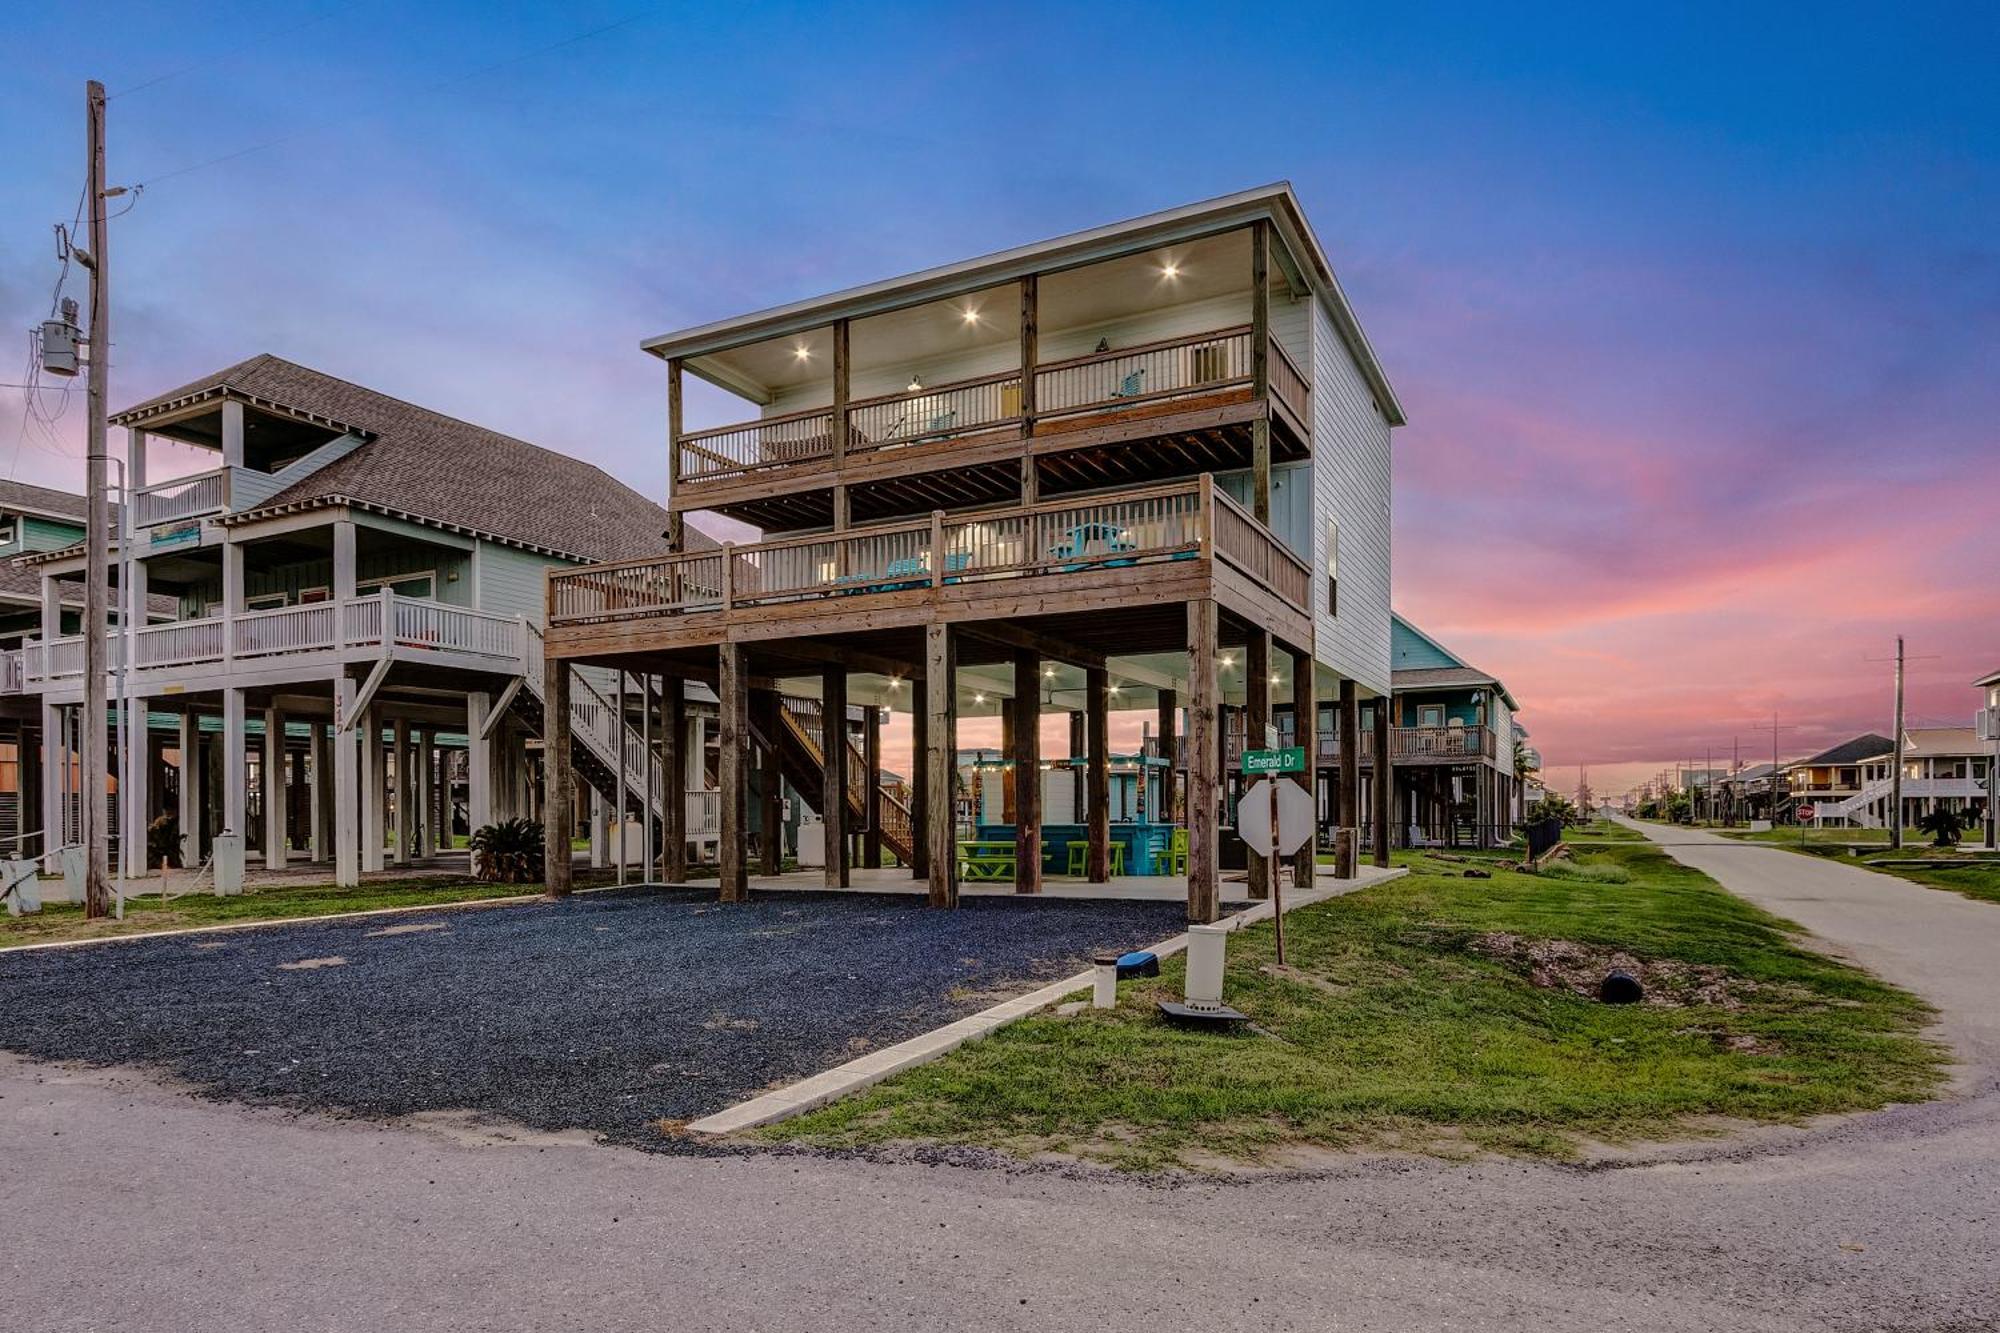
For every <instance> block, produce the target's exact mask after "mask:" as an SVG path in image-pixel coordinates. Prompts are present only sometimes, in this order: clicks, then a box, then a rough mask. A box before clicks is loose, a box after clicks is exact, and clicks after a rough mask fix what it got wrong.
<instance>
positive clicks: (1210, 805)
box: [1187, 600, 1222, 922]
mask: <svg viewBox="0 0 2000 1333" xmlns="http://www.w3.org/2000/svg"><path fill="white" fill-rule="evenodd" d="M1187 615H1188V639H1187V641H1188V728H1187V826H1188V900H1187V916H1188V920H1189V921H1194V922H1208V921H1214V920H1215V919H1216V918H1217V917H1219V916H1220V915H1221V914H1222V892H1221V888H1222V886H1221V862H1220V860H1219V858H1218V855H1217V852H1218V844H1217V834H1218V829H1217V827H1216V808H1217V806H1218V805H1219V804H1220V801H1221V793H1220V792H1219V791H1218V790H1217V780H1218V779H1219V777H1220V776H1221V767H1222V765H1221V745H1220V741H1221V737H1220V735H1219V734H1218V733H1217V728H1216V710H1217V709H1218V708H1219V707H1220V706H1221V702H1222V682H1221V681H1220V680H1219V679H1218V678H1217V675H1216V671H1217V658H1218V657H1219V656H1220V646H1219V645H1218V643H1217V625H1216V606H1215V603H1214V602H1213V601H1207V600H1202V601H1193V602H1189V603H1188V604H1187Z"/></svg>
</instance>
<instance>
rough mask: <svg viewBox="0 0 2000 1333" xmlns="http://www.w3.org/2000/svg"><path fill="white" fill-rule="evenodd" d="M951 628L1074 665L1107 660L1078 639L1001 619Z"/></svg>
mask: <svg viewBox="0 0 2000 1333" xmlns="http://www.w3.org/2000/svg"><path fill="white" fill-rule="evenodd" d="M952 628H953V629H954V630H955V631H957V632H958V633H960V634H963V635H966V636H967V637H969V638H974V639H984V640H985V641H986V642H988V643H992V644H997V645H999V646H1000V647H1002V648H1014V649H1028V650H1030V651H1032V652H1033V653H1034V654H1035V655H1036V656H1038V657H1046V658H1049V659H1050V660H1052V661H1056V662H1062V663H1064V664H1066V665H1069V666H1075V667H1084V668H1090V667H1103V666H1105V665H1107V664H1108V663H1109V661H1110V659H1109V658H1108V657H1106V656H1105V655H1104V654H1103V653H1100V652H1098V651H1097V650H1095V649H1093V648H1086V647H1084V646H1083V645H1082V644H1080V643H1072V642H1070V641H1069V640H1068V639H1063V638H1058V637H1056V636H1055V635H1052V634H1038V633H1036V632H1035V631H1034V630H1028V629H1022V628H1021V627H1020V626H1018V625H1010V624H1007V623H1006V622H1004V621H983V622H977V623H973V624H966V625H954V626H952Z"/></svg>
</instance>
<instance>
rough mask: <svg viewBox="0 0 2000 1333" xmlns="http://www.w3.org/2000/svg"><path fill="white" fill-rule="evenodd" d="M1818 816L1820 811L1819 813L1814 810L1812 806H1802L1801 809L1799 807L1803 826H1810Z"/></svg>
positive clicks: (1800, 820)
mask: <svg viewBox="0 0 2000 1333" xmlns="http://www.w3.org/2000/svg"><path fill="white" fill-rule="evenodd" d="M1818 814H1819V811H1817V810H1815V809H1813V808H1812V807H1811V806H1809V805H1802V806H1800V807H1799V822H1800V823H1801V824H1810V823H1812V822H1813V819H1814V818H1815V817H1816V816H1817V815H1818Z"/></svg>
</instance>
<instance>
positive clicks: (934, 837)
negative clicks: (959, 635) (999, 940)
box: [917, 623, 958, 907]
mask: <svg viewBox="0 0 2000 1333" xmlns="http://www.w3.org/2000/svg"><path fill="white" fill-rule="evenodd" d="M924 707H925V710H926V714H927V716H926V719H925V734H924V761H923V769H924V773H923V782H924V789H925V791H924V824H925V826H924V828H923V829H922V830H921V832H920V833H919V834H918V835H917V836H921V837H923V838H924V839H925V840H926V841H927V843H928V844H929V850H928V856H929V870H930V874H929V880H930V903H931V906H933V907H956V906H958V845H957V839H956V837H955V836H954V835H955V830H954V828H953V819H952V808H953V791H954V788H955V787H956V786H957V785H958V696H957V692H956V690H955V689H954V688H953V683H952V630H951V627H950V626H949V625H940V624H937V623H932V624H929V625H926V626H924Z"/></svg>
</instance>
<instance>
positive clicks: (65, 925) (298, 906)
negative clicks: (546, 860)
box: [0, 871, 606, 949]
mask: <svg viewBox="0 0 2000 1333" xmlns="http://www.w3.org/2000/svg"><path fill="white" fill-rule="evenodd" d="M575 882H576V885H577V887H579V888H584V887H587V886H589V885H591V884H594V883H603V882H606V877H605V876H604V874H603V873H602V872H584V871H578V872H577V874H576V881H575ZM58 887H60V885H59V884H58V883H57V882H56V881H53V880H52V881H49V882H48V884H47V885H45V889H46V888H58ZM540 891H541V889H540V886H539V885H535V884H487V883H483V882H481V881H479V880H476V879H471V878H467V877H465V876H455V875H446V876H437V875H433V876H431V877H429V878H417V879H385V880H371V881H368V882H366V883H363V884H362V885H360V886H359V887H358V888H351V889H342V888H336V887H334V886H333V885H332V884H288V885H280V886H274V887H271V888H267V889H252V890H249V891H247V892H244V893H239V894H232V895H231V896H229V897H227V898H218V897H216V896H215V895H214V894H212V893H192V894H189V895H187V896H186V897H184V898H173V899H170V900H169V901H168V902H167V904H166V906H164V907H162V906H161V905H160V900H159V897H158V896H157V895H155V896H154V897H152V898H147V897H145V896H143V895H141V896H137V897H132V898H127V899H126V900H125V919H124V920H123V921H117V920H111V919H105V920H100V921H86V920H84V916H83V908H82V907H81V906H80V905H73V904H70V903H46V904H44V906H43V907H42V910H41V911H40V912H37V913H34V914H32V915H29V916H21V917H8V916H0V949H5V948H8V947H11V946H13V945H17V944H38V943H41V942H43V941H45V940H81V939H95V938H97V937H99V936H105V935H133V934H138V933H141V932H144V931H149V930H193V929H197V928H199V927H202V926H219V925H227V924H229V923H231V922H236V921H267V920H282V919H289V918H293V917H298V918H305V917H315V916H328V915H331V914H332V913H335V912H364V911H368V910H370V909H373V908H378V907H426V906H431V905H434V904H437V903H457V902H469V901H472V900H475V899H485V898H508V897H515V896H518V895H520V894H524V893H539V892H540Z"/></svg>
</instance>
